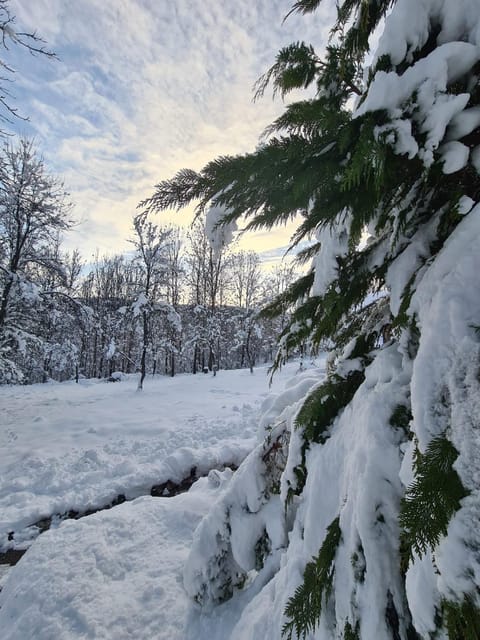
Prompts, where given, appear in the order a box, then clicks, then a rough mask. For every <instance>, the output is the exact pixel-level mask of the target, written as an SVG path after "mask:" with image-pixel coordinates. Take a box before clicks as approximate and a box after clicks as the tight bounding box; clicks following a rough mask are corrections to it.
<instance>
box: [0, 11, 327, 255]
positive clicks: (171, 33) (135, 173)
mask: <svg viewBox="0 0 480 640" xmlns="http://www.w3.org/2000/svg"><path fill="white" fill-rule="evenodd" d="M291 5H292V0H10V8H11V11H12V13H13V14H14V15H15V16H16V24H17V28H21V30H26V31H36V32H37V33H38V35H41V36H42V37H43V38H44V39H45V40H46V41H47V43H48V46H49V47H50V48H51V49H52V50H53V51H55V53H56V54H57V56H58V58H59V60H58V61H52V60H47V59H45V58H44V57H42V56H39V57H33V56H31V55H29V54H28V53H26V52H25V53H22V52H21V51H19V50H18V48H15V49H14V50H12V47H10V52H8V54H9V55H10V58H9V60H8V61H11V62H10V63H11V64H12V65H13V66H14V68H15V70H16V73H15V83H14V85H12V89H11V92H12V94H13V96H14V98H15V106H16V107H18V109H19V111H20V112H21V114H22V115H24V116H28V118H29V121H28V122H25V121H17V122H16V123H14V126H13V130H14V131H15V132H16V133H20V134H22V135H27V136H28V137H34V138H35V140H36V143H37V146H38V148H39V150H40V151H41V153H42V154H43V156H44V158H45V161H46V164H47V166H48V167H49V168H50V169H51V170H52V172H55V173H57V174H59V175H61V176H63V178H64V181H65V186H66V189H67V190H68V191H69V193H70V194H71V200H72V201H73V202H74V204H75V209H74V213H75V217H76V218H77V220H78V221H79V224H78V225H77V226H76V227H75V229H74V230H73V231H72V232H70V234H69V236H68V238H67V241H66V246H67V247H68V248H74V247H78V248H79V249H80V251H81V253H82V255H83V256H84V257H85V258H86V259H88V258H89V257H90V256H91V255H93V253H94V252H95V250H96V249H98V250H99V251H100V253H101V254H104V253H110V254H111V253H115V252H122V251H126V250H128V249H129V247H130V245H129V243H128V242H127V240H128V238H129V237H131V235H132V233H131V228H132V219H133V216H134V215H135V212H136V207H137V204H138V203H139V202H140V201H141V200H143V199H145V198H147V197H149V196H150V195H151V194H152V193H153V188H154V185H155V184H156V183H158V182H159V181H160V180H163V179H167V178H170V177H172V176H173V175H174V174H175V173H176V172H177V171H178V170H180V169H182V168H184V167H188V168H191V169H194V170H199V169H201V168H202V167H203V166H204V165H205V164H206V163H207V162H208V161H209V160H211V159H213V158H215V157H216V156H218V155H222V154H237V153H245V152H248V151H251V150H253V149H254V148H255V145H256V144H257V142H258V138H259V135H260V134H261V132H262V131H263V129H264V128H265V126H267V125H268V124H269V123H270V122H271V121H272V120H273V119H274V118H275V117H276V115H278V114H279V113H280V112H281V111H282V102H281V100H280V99H277V100H275V101H273V100H272V98H271V94H268V93H267V94H266V96H265V97H264V98H263V99H262V100H260V101H257V102H253V100H252V96H253V93H252V86H253V84H254V82H255V80H257V78H258V77H259V76H260V75H261V74H262V73H263V72H265V71H266V70H267V69H268V67H269V66H271V64H272V63H273V61H274V57H275V54H276V52H277V51H278V50H279V49H280V48H281V47H282V46H284V45H286V44H289V43H290V42H293V41H298V40H305V41H306V42H309V43H311V44H313V45H314V46H315V47H316V48H317V50H318V51H321V49H322V47H323V46H324V44H325V42H326V38H327V35H328V27H329V25H331V23H332V20H333V6H332V2H331V1H330V0H326V1H325V3H324V4H323V5H321V7H320V9H319V10H318V11H317V12H316V13H315V14H313V15H310V16H300V15H292V16H290V17H289V18H288V19H287V20H286V21H285V22H284V21H283V18H284V17H285V15H286V14H287V13H288V11H289V9H290V8H291ZM192 215H193V208H190V209H188V210H184V211H183V212H180V213H177V212H165V213H161V214H158V224H164V223H165V224H168V223H170V222H175V223H177V224H180V225H182V226H186V225H188V224H189V223H190V222H191V220H192ZM292 231H293V227H292V226H290V227H289V228H287V229H285V228H282V229H279V230H278V231H276V232H271V231H269V232H259V233H256V234H254V235H252V234H248V236H247V235H246V234H245V235H244V236H242V238H241V241H240V246H241V247H242V248H248V249H254V250H256V251H258V252H259V253H260V254H261V255H262V256H263V257H264V258H265V260H268V261H272V260H275V259H276V257H277V256H279V255H280V254H282V253H283V251H284V248H285V246H286V245H287V243H288V238H289V236H290V235H291V233H292Z"/></svg>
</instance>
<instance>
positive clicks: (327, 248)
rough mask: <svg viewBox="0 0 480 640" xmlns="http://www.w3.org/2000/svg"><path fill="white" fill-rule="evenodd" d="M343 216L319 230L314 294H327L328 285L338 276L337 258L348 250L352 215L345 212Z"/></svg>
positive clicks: (312, 293) (314, 267) (314, 266)
mask: <svg viewBox="0 0 480 640" xmlns="http://www.w3.org/2000/svg"><path fill="white" fill-rule="evenodd" d="M341 216H343V219H342V220H341V221H338V220H337V222H336V224H335V226H330V225H328V226H325V227H323V228H322V229H320V230H319V231H318V232H317V241H318V242H319V243H320V250H319V251H318V253H317V255H316V256H315V258H314V259H313V264H312V268H313V269H314V270H315V276H314V281H313V285H312V291H311V295H312V296H323V295H325V293H326V291H327V289H328V287H329V286H330V284H331V283H332V282H333V281H334V280H335V279H336V277H337V270H338V262H337V258H342V257H343V256H345V254H346V253H347V251H348V235H349V234H348V231H349V226H350V216H348V215H347V214H346V213H345V212H343V213H342V214H341Z"/></svg>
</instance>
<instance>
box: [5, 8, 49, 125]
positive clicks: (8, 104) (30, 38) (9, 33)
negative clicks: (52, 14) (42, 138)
mask: <svg viewBox="0 0 480 640" xmlns="http://www.w3.org/2000/svg"><path fill="white" fill-rule="evenodd" d="M0 39H1V45H2V46H3V50H4V55H3V56H1V58H0V68H1V70H2V72H3V74H2V75H0V121H2V122H5V123H11V122H12V119H14V118H21V119H22V120H26V118H25V117H23V116H21V115H20V114H19V112H18V109H17V108H16V107H14V106H12V100H13V96H12V94H11V93H10V91H9V89H8V84H9V83H11V82H12V77H13V74H14V73H15V70H14V69H13V67H12V66H11V65H10V64H9V63H8V62H7V56H8V53H9V51H10V47H11V46H14V47H19V48H20V49H24V50H26V51H28V52H29V53H31V54H32V55H41V56H45V57H46V58H50V59H57V56H56V54H55V53H54V52H53V51H50V50H49V49H47V48H46V46H45V44H46V43H45V41H44V40H43V39H42V38H41V37H40V36H39V35H38V34H37V33H36V32H35V31H33V32H32V31H30V32H28V31H22V30H21V29H17V26H16V21H15V16H14V15H13V14H12V13H11V11H10V7H9V1H8V0H0ZM1 134H5V132H4V131H2V130H0V135H1Z"/></svg>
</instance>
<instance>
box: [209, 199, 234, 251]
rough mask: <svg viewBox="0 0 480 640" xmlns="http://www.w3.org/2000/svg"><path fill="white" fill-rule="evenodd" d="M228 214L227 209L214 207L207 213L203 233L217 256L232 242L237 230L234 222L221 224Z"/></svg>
mask: <svg viewBox="0 0 480 640" xmlns="http://www.w3.org/2000/svg"><path fill="white" fill-rule="evenodd" d="M228 213H229V210H228V209H225V208H224V207H220V206H215V205H214V206H212V207H210V209H209V210H208V211H207V216H206V219H205V232H206V234H207V237H208V241H209V242H210V246H211V248H212V249H213V251H214V252H215V254H217V255H218V254H219V253H220V251H221V250H222V249H223V248H226V247H227V246H228V245H229V244H230V243H231V242H232V240H233V235H234V233H235V231H236V230H237V223H236V222H235V221H234V220H233V221H232V222H227V223H225V222H222V220H223V218H224V217H225V216H226V215H228Z"/></svg>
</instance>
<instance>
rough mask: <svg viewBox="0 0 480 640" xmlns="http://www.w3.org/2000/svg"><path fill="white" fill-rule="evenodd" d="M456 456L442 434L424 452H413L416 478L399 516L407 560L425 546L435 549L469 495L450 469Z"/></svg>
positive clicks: (452, 469)
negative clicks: (462, 501)
mask: <svg viewBox="0 0 480 640" xmlns="http://www.w3.org/2000/svg"><path fill="white" fill-rule="evenodd" d="M457 457H458V452H457V450H456V449H455V447H454V446H453V444H452V443H451V442H450V440H447V438H446V437H445V436H439V437H437V438H435V439H433V440H432V441H431V442H430V444H429V445H428V447H427V450H426V452H425V453H424V454H422V453H420V451H419V450H418V449H417V451H416V453H415V460H414V470H415V481H414V482H413V483H412V484H411V485H410V487H409V488H408V490H407V493H406V495H405V498H404V499H403V500H402V505H401V510H400V518H399V522H400V526H401V527H402V529H403V532H402V547H403V549H404V550H405V561H406V562H408V560H410V559H412V558H413V552H415V553H416V554H417V555H418V556H420V557H421V556H423V555H424V554H425V553H426V552H427V550H428V549H431V550H434V549H435V547H436V546H437V545H438V543H439V542H440V538H441V537H442V536H444V535H446V533H447V528H448V524H449V522H450V520H451V519H452V517H453V515H454V514H455V513H456V512H457V511H458V509H459V508H460V504H461V500H462V499H463V498H465V497H466V496H467V495H468V492H467V491H466V490H465V488H464V487H463V485H462V482H461V480H460V478H459V476H458V474H457V472H456V471H455V469H454V468H453V464H454V462H455V460H456V459H457Z"/></svg>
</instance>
